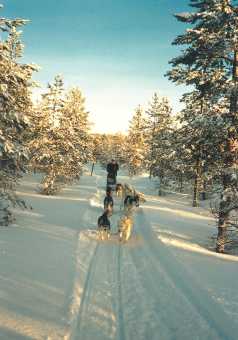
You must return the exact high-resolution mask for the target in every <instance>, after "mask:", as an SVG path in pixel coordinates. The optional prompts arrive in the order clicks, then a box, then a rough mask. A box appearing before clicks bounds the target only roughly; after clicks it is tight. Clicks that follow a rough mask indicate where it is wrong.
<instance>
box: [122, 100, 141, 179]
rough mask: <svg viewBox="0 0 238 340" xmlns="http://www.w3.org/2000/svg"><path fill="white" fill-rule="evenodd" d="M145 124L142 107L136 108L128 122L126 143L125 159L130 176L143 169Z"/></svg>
mask: <svg viewBox="0 0 238 340" xmlns="http://www.w3.org/2000/svg"><path fill="white" fill-rule="evenodd" d="M145 124H146V123H145V117H144V113H143V110H142V107H141V106H138V108H137V109H136V110H135V114H134V116H133V117H132V120H131V121H130V127H129V133H128V137H127V142H126V159H127V167H128V170H129V174H130V176H135V175H137V174H140V173H141V172H142V171H143V170H144V169H145V154H146V143H145V126H146V125H145Z"/></svg>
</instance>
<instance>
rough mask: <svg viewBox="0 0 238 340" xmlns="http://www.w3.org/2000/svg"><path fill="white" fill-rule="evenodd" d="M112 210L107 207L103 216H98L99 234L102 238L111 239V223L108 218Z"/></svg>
mask: <svg viewBox="0 0 238 340" xmlns="http://www.w3.org/2000/svg"><path fill="white" fill-rule="evenodd" d="M109 214H110V211H109V210H108V209H106V210H105V211H104V213H103V214H102V216H99V218H98V235H99V239H100V240H104V239H109V237H110V231H111V223H110V221H109V219H108V216H109Z"/></svg>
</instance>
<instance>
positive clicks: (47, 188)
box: [31, 76, 91, 195]
mask: <svg viewBox="0 0 238 340" xmlns="http://www.w3.org/2000/svg"><path fill="white" fill-rule="evenodd" d="M36 117H37V125H36V128H35V131H34V135H35V138H34V140H33V141H32V142H31V150H32V159H31V162H32V166H33V167H34V168H38V169H41V170H42V171H43V172H44V173H45V176H44V178H43V181H42V193H44V194H47V195H50V194H53V193H54V192H56V191H57V190H58V189H59V187H60V186H61V185H62V183H65V182H70V181H72V180H74V179H79V176H80V173H81V171H82V166H83V164H85V163H86V162H87V161H88V158H89V157H91V150H90V145H91V143H90V140H89V122H88V113H87V112H86V111H85V108H84V99H83V97H82V94H81V91H80V90H79V89H78V88H75V89H72V90H70V91H69V92H68V94H67V95H66V96H65V93H64V89H63V80H62V78H61V77H59V76H56V77H55V80H54V83H53V84H49V85H48V92H47V93H45V94H44V95H43V97H42V102H41V103H40V105H39V108H38V110H37V115H36Z"/></svg>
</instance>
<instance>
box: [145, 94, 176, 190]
mask: <svg viewBox="0 0 238 340" xmlns="http://www.w3.org/2000/svg"><path fill="white" fill-rule="evenodd" d="M171 113H172V108H171V107H170V105H169V101H168V99H167V98H165V97H162V98H160V97H159V96H158V94H157V93H155V94H154V95H153V97H152V101H151V103H150V106H149V108H148V109H147V110H146V115H147V117H146V118H147V119H146V146H147V152H146V163H147V166H148V169H149V171H150V178H151V175H152V174H153V175H156V176H158V177H159V179H160V184H161V185H160V192H161V189H162V186H163V181H164V178H165V176H166V173H167V171H168V169H169V168H170V155H171V152H172V150H171V132H172V117H171Z"/></svg>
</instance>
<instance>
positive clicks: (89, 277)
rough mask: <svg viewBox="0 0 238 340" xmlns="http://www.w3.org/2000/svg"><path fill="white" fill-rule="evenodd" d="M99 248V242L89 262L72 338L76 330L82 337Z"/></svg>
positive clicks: (78, 337) (79, 336)
mask: <svg viewBox="0 0 238 340" xmlns="http://www.w3.org/2000/svg"><path fill="white" fill-rule="evenodd" d="M98 249H99V244H97V245H96V247H95V249H94V252H93V255H92V258H91V261H90V263H89V267H88V271H87V276H86V279H85V283H84V287H83V293H82V296H81V302H80V308H79V311H78V315H77V322H76V325H75V328H74V332H73V334H72V335H71V337H70V339H74V338H75V337H76V334H75V333H76V332H77V339H80V338H81V335H80V328H81V322H82V318H83V314H84V310H85V307H86V306H87V301H88V300H89V299H90V295H91V286H90V283H91V281H92V282H93V276H94V274H95V267H96V264H97V261H98V256H97V255H98ZM82 340H84V339H82Z"/></svg>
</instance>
